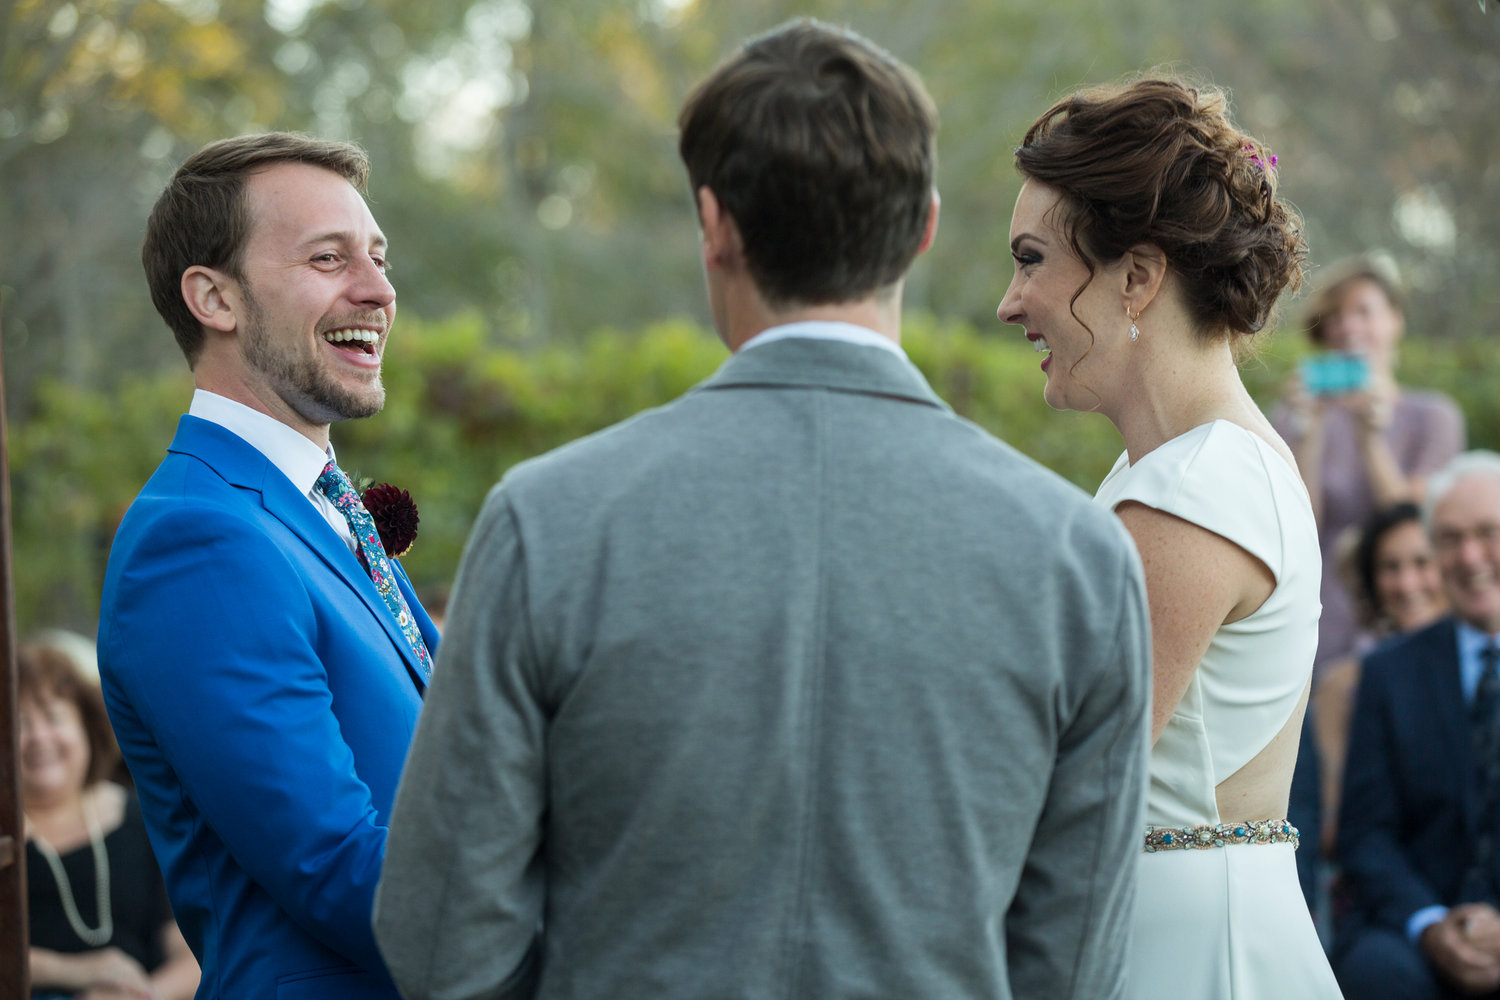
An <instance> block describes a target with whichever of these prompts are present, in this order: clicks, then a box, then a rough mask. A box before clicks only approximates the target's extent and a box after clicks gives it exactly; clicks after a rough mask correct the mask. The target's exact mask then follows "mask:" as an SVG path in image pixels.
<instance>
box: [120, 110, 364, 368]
mask: <svg viewBox="0 0 1500 1000" xmlns="http://www.w3.org/2000/svg"><path fill="white" fill-rule="evenodd" d="M276 163H307V164H311V165H312V166H315V167H322V168H324V169H325V170H331V171H333V172H334V173H336V174H338V175H339V176H340V177H343V178H345V179H346V180H348V181H349V183H351V184H353V185H354V186H355V187H356V188H358V189H360V190H361V191H362V190H364V186H365V181H366V180H367V179H368V177H369V174H370V160H369V157H368V156H366V155H365V151H364V150H363V149H360V148H359V147H358V146H356V145H354V144H353V143H349V142H337V141H330V140H324V139H314V138H312V137H311V136H307V135H302V134H301V133H297V132H264V133H259V134H254V135H242V136H238V137H236V138H233V139H221V140H219V141H218V142H213V143H209V144H208V145H207V146H204V147H203V148H202V149H200V150H198V152H196V153H194V154H193V155H192V156H190V157H188V159H187V162H185V163H184V164H183V165H182V166H181V167H179V168H178V169H177V172H176V173H175V174H173V175H172V180H171V181H170V182H169V183H168V184H167V188H166V190H165V191H163V192H162V193H161V197H159V198H158V199H157V200H156V207H155V208H153V209H152V210H151V218H150V220H149V221H148V222H147V223H146V239H145V242H144V243H143V244H142V245H141V263H142V264H143V265H144V266H145V268H146V283H147V284H148V285H149V286H150V288H151V301H152V302H153V303H155V304H156V311H157V312H159V313H161V316H162V319H165V320H166V321H167V325H168V326H170V327H171V328H172V334H173V336H175V337H176V338H177V346H179V347H181V348H182V353H183V354H184V355H185V356H186V357H187V360H188V365H189V366H192V365H193V364H195V363H196V362H197V360H198V355H199V354H200V353H201V352H202V350H203V328H202V326H201V325H199V323H198V320H197V318H196V317H195V316H194V315H193V313H192V311H191V310H190V309H188V307H187V303H186V302H184V301H183V298H182V273H183V272H184V271H186V270H187V269H188V268H190V267H192V266H194V265H201V266H203V267H211V268H215V269H216V270H220V271H224V272H225V273H227V274H229V275H230V276H231V277H234V278H236V279H238V278H241V277H242V273H241V266H242V264H243V260H244V252H245V242H246V240H247V238H248V237H249V235H250V223H251V219H250V210H249V206H248V204H247V203H246V198H245V182H246V179H247V178H249V176H250V175H251V174H253V173H255V172H257V171H259V170H263V169H265V168H266V167H268V166H271V165H273V164H276Z"/></svg>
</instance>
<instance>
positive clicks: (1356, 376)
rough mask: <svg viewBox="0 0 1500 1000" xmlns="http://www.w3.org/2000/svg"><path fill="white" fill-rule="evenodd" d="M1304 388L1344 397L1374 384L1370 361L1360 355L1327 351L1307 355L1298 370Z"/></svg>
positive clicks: (1315, 393)
mask: <svg viewBox="0 0 1500 1000" xmlns="http://www.w3.org/2000/svg"><path fill="white" fill-rule="evenodd" d="M1298 370H1299V371H1300V372H1301V374H1302V385H1303V387H1304V388H1305V389H1306V390H1307V391H1308V392H1310V393H1312V394H1313V395H1314V396H1342V395H1344V394H1345V393H1350V392H1359V391H1360V390H1361V389H1364V388H1366V387H1368V386H1369V384H1370V363H1369V362H1368V361H1366V360H1365V359H1364V357H1363V356H1361V355H1358V354H1350V353H1348V352H1346V351H1323V352H1320V353H1318V354H1314V355H1311V356H1309V357H1307V358H1304V359H1303V361H1302V364H1301V365H1300V367H1299V369H1298Z"/></svg>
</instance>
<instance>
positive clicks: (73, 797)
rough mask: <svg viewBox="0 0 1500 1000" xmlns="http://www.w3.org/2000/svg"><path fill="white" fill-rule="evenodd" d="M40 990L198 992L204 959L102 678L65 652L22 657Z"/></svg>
mask: <svg viewBox="0 0 1500 1000" xmlns="http://www.w3.org/2000/svg"><path fill="white" fill-rule="evenodd" d="M18 666H19V671H18V679H19V688H20V692H19V693H20V718H21V733H20V736H21V739H20V745H21V755H20V772H21V801H22V806H23V808H24V809H25V812H26V821H27V822H26V827H27V843H26V879H27V898H28V902H29V907H30V909H29V913H30V928H31V951H30V963H31V980H32V989H33V993H32V995H33V997H57V996H61V997H69V996H71V997H76V998H79V1000H188V998H190V997H192V995H193V993H194V991H195V990H196V989H197V986H198V965H197V962H196V961H194V959H193V956H192V953H191V952H189V951H188V948H187V944H186V943H185V942H184V941H183V939H182V934H181V933H180V932H179V931H178V929H177V925H176V923H175V922H174V921H173V920H172V913H171V909H170V908H169V907H168V905H167V899H166V892H165V890H164V888H163V886H162V880H161V875H160V873H159V872H158V871H157V867H156V860H155V858H154V857H153V856H152V853H151V845H150V843H149V842H148V841H147V839H146V828H145V825H144V824H143V822H142V820H141V813H140V809H139V807H138V806H137V804H136V802H135V799H134V797H133V796H132V795H130V794H129V793H128V792H126V790H125V789H124V788H121V787H120V786H119V785H116V784H114V783H113V782H111V781H108V780H106V775H107V774H108V773H109V771H110V768H111V767H112V766H113V765H114V764H115V762H116V760H117V759H118V750H117V749H116V747H115V743H114V736H113V734H112V733H111V731H110V727H109V720H108V717H107V716H106V715H105V711H104V702H103V699H102V698H101V697H100V694H99V690H98V688H97V686H95V685H94V684H93V683H91V682H90V681H89V680H87V679H85V677H84V676H83V674H82V673H81V672H80V671H79V670H78V668H77V667H76V666H75V665H74V663H73V661H72V660H71V658H70V657H69V656H68V655H67V654H66V653H63V652H62V651H60V650H59V649H55V648H51V647H47V646H25V647H22V649H21V650H20V655H19V658H18Z"/></svg>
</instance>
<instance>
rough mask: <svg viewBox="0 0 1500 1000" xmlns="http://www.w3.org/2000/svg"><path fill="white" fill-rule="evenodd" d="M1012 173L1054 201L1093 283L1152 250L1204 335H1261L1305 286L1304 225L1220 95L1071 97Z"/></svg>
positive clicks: (1056, 108) (1148, 82) (1029, 137)
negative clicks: (1108, 267)
mask: <svg viewBox="0 0 1500 1000" xmlns="http://www.w3.org/2000/svg"><path fill="white" fill-rule="evenodd" d="M1016 167H1017V169H1019V170H1020V172H1021V173H1022V174H1023V175H1024V176H1026V177H1028V178H1032V179H1035V180H1036V181H1038V182H1040V183H1042V184H1045V185H1047V186H1048V187H1051V188H1054V189H1055V190H1057V191H1058V192H1060V194H1061V195H1062V198H1061V200H1060V203H1059V207H1060V209H1061V213H1060V217H1059V223H1060V228H1061V229H1062V231H1063V232H1064V234H1065V235H1066V236H1067V238H1068V240H1069V242H1070V244H1071V246H1072V249H1073V252H1074V253H1075V254H1076V255H1077V256H1078V258H1079V259H1080V260H1082V261H1083V262H1084V264H1085V265H1087V267H1088V269H1089V274H1090V278H1092V275H1093V273H1094V269H1095V266H1096V265H1098V264H1108V263H1112V262H1114V261H1116V260H1119V259H1120V258H1121V257H1122V256H1124V254H1125V253H1126V252H1127V251H1129V250H1130V248H1131V247H1133V246H1137V245H1140V244H1149V245H1152V246H1155V247H1157V248H1159V249H1160V250H1161V251H1162V253H1163V254H1164V255H1165V257H1166V260H1167V265H1168V266H1169V267H1170V268H1171V269H1172V271H1173V272H1174V273H1175V274H1176V275H1177V276H1178V277H1179V279H1180V284H1181V287H1182V290H1183V296H1184V298H1185V300H1186V305H1187V308H1188V312H1189V316H1190V317H1191V318H1192V320H1193V321H1194V323H1195V324H1196V326H1197V327H1198V329H1199V330H1200V332H1202V333H1203V335H1204V336H1205V337H1210V338H1217V337H1220V336H1223V335H1224V334H1226V333H1230V334H1251V333H1255V332H1258V331H1259V330H1260V329H1261V328H1262V327H1264V326H1265V324H1266V322H1267V321H1268V320H1269V318H1270V316H1271V311H1272V308H1273V307H1274V306H1275V304H1276V300H1277V298H1278V297H1279V296H1280V295H1281V293H1282V292H1283V291H1285V290H1295V289H1296V288H1298V287H1299V286H1300V284H1301V282H1302V271H1303V262H1304V260H1305V259H1306V256H1307V244H1306V242H1305V241H1304V240H1303V236H1302V220H1301V219H1300V218H1299V217H1298V215H1297V213H1296V211H1295V210H1294V209H1292V208H1291V206H1289V205H1287V204H1286V203H1285V202H1283V201H1281V200H1280V199H1278V198H1277V197H1276V169H1275V165H1274V163H1273V158H1272V156H1271V154H1270V152H1269V151H1268V150H1267V149H1266V148H1265V147H1264V146H1263V145H1262V144H1261V143H1260V142H1259V141H1257V140H1256V139H1254V138H1252V137H1251V136H1249V135H1246V134H1245V133H1243V132H1241V131H1239V130H1238V129H1237V128H1236V127H1235V126H1234V124H1233V123H1232V122H1231V121H1230V119H1229V99H1228V97H1227V95H1225V93H1224V92H1223V91H1220V90H1217V89H1215V88H1212V87H1194V86H1189V85H1188V84H1186V83H1184V82H1182V81H1179V80H1175V79H1170V78H1147V79H1142V80H1137V81H1135V82H1132V83H1125V84H1114V85H1110V86H1104V87H1095V88H1091V89H1088V90H1082V91H1079V92H1078V93H1076V94H1073V95H1072V96H1070V97H1067V98H1064V99H1063V100H1061V101H1058V102H1057V103H1056V104H1054V105H1053V106H1052V107H1050V108H1048V109H1047V111H1046V112H1045V113H1044V114H1043V115H1042V116H1041V117H1040V118H1038V119H1037V120H1036V122H1035V123H1034V124H1033V125H1032V126H1031V128H1030V129H1029V130H1027V132H1026V138H1025V139H1024V140H1023V141H1022V143H1021V145H1020V147H1019V148H1018V149H1017V150H1016ZM1085 284H1086V283H1085ZM1080 291H1081V289H1080Z"/></svg>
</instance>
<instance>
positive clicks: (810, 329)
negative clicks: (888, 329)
mask: <svg viewBox="0 0 1500 1000" xmlns="http://www.w3.org/2000/svg"><path fill="white" fill-rule="evenodd" d="M791 337H801V338H803V339H805V340H841V341H843V342H845V343H848V344H859V345H861V346H864V347H878V348H880V349H881V350H883V351H890V352H891V353H892V354H894V355H896V356H897V357H898V358H905V357H906V352H905V351H903V350H902V349H901V345H900V344H898V343H896V342H895V341H894V340H892V339H891V338H889V337H883V336H881V335H880V334H878V333H876V332H875V331H874V330H871V329H870V328H869V327H864V326H856V325H855V324H853V323H839V322H836V321H831V320H804V321H803V322H800V323H786V324H784V325H782V326H773V327H771V328H770V329H767V330H762V331H761V332H760V333H757V334H756V335H755V336H753V337H751V338H750V339H749V340H747V341H745V342H744V343H743V344H741V345H740V351H742V352H743V351H746V350H749V349H750V348H752V347H760V346H761V345H763V344H770V343H774V342H775V341H778V340H787V339H789V338H791Z"/></svg>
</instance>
